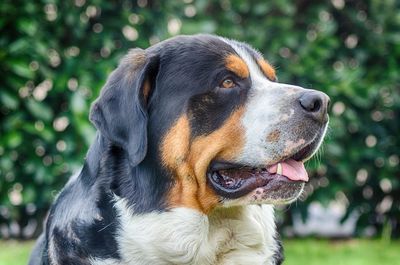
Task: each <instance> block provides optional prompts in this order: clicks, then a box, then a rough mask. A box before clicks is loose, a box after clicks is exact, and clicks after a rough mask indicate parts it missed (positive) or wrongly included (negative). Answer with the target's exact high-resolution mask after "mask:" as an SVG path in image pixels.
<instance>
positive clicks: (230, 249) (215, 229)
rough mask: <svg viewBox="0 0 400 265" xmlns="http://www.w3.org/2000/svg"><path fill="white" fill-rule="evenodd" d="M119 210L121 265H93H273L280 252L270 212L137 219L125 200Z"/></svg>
mask: <svg viewBox="0 0 400 265" xmlns="http://www.w3.org/2000/svg"><path fill="white" fill-rule="evenodd" d="M116 207H117V209H118V212H119V215H120V222H121V229H120V230H119V232H118V235H117V241H118V244H119V248H120V253H121V256H122V257H121V258H122V261H116V260H93V264H96V265H100V264H119V265H122V264H123V265H137V264H140V265H147V264H149V265H164V264H193V265H197V264H199V265H211V264H212V265H214V264H215V265H217V264H218V265H225V264H230V265H234V264H236V265H239V264H240V265H242V264H243V265H244V264H254V265H256V264H266V265H273V261H272V256H273V254H274V251H275V249H276V247H277V246H276V243H275V240H274V236H275V222H274V217H273V207H272V206H269V205H263V206H258V205H250V206H245V207H233V208H229V209H228V208H227V209H220V210H216V211H214V212H213V213H212V214H211V215H209V216H207V215H204V214H202V213H199V212H197V211H195V210H192V209H187V208H175V209H172V210H170V211H168V212H163V213H149V214H146V215H136V216H135V215H133V214H132V212H131V211H130V210H129V209H128V208H127V207H126V203H125V202H124V200H118V201H117V203H116Z"/></svg>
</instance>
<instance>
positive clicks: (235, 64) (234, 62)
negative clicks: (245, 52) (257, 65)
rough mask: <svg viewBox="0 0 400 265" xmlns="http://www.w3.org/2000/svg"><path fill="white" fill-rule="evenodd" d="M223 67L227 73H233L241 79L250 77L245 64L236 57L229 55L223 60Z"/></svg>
mask: <svg viewBox="0 0 400 265" xmlns="http://www.w3.org/2000/svg"><path fill="white" fill-rule="evenodd" d="M225 67H226V69H228V70H229V71H232V72H234V73H235V74H236V75H238V76H239V77H241V78H247V77H249V75H250V72H249V68H248V67H247V64H246V63H245V62H244V61H243V59H242V58H240V57H239V56H237V55H234V54H230V55H228V56H227V57H226V59H225Z"/></svg>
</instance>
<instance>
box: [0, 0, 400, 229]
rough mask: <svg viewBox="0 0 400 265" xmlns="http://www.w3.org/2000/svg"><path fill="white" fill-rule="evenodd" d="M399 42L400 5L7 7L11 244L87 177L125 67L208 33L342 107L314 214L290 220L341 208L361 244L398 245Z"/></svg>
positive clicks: (55, 0)
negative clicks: (147, 51)
mask: <svg viewBox="0 0 400 265" xmlns="http://www.w3.org/2000/svg"><path fill="white" fill-rule="evenodd" d="M399 29H400V2H398V1H395V0H368V1H361V0H352V1H344V0H332V1H311V0H301V1H290V0H280V1H263V0H259V1H238V0H220V1H216V0H214V1H205V0H197V1H191V0H183V1H161V0H160V1H151V0H138V1H127V0H125V1H117V0H113V1H105V0H104V1H101V0H93V1H87V0H74V1H72V0H71V1H61V0H38V1H15V0H14V1H11V0H4V1H2V2H1V3H0V73H1V79H0V88H1V90H0V121H1V127H0V135H1V137H0V156H1V157H0V176H1V177H0V231H1V236H2V237H9V236H11V237H30V236H32V234H34V233H37V230H38V229H37V228H39V230H40V227H41V220H42V218H43V217H44V216H45V214H46V210H47V209H48V207H49V205H50V203H51V202H52V200H53V199H54V197H55V195H56V194H57V192H58V191H59V190H60V188H61V187H62V186H63V184H64V183H65V182H66V181H67V179H68V177H69V176H70V175H71V173H72V172H74V171H76V170H77V169H79V167H80V165H81V164H82V160H83V158H84V155H85V152H86V150H87V148H88V145H89V144H90V142H91V140H92V138H93V135H94V128H93V127H92V125H91V124H90V123H89V121H88V109H89V105H90V103H91V102H92V101H93V100H94V98H95V97H96V96H97V95H98V93H99V90H100V88H101V86H102V85H103V84H104V82H105V80H106V78H107V75H108V74H109V73H110V72H111V71H112V69H113V68H114V67H115V66H116V64H117V62H118V60H119V58H121V56H122V55H123V54H125V53H126V52H127V50H128V49H129V48H132V47H142V48H146V47H148V46H149V45H151V44H154V43H156V42H158V41H160V40H163V39H166V38H168V37H170V36H173V35H176V34H194V33H200V32H203V33H215V34H219V35H222V36H225V37H228V38H234V39H238V40H241V41H246V42H248V43H249V44H251V45H252V46H254V47H256V48H258V49H259V50H260V51H261V52H262V53H263V54H264V55H265V57H266V58H267V59H268V60H269V61H270V62H271V63H272V64H274V65H275V66H276V68H277V72H278V76H279V79H280V81H281V82H285V83H293V84H298V85H300V86H304V87H309V88H315V89H319V90H322V91H325V92H326V93H327V94H329V95H330V97H331V99H332V111H331V121H330V130H329V132H328V136H327V140H326V142H325V144H324V146H323V149H324V151H323V152H322V155H320V158H319V159H317V160H316V161H314V162H310V163H309V164H308V168H309V169H310V171H311V175H312V178H311V179H312V181H311V183H310V184H309V185H308V186H307V195H306V196H304V200H305V201H306V203H298V204H297V206H293V207H291V211H301V212H305V209H306V206H307V203H309V202H311V201H314V200H318V201H320V202H323V203H325V204H328V203H329V202H330V201H331V200H336V201H339V202H341V203H343V204H345V205H348V211H349V212H350V211H352V210H353V209H356V210H358V211H360V212H361V213H362V215H361V218H360V220H359V230H358V233H359V234H363V233H364V232H365V231H366V230H365V228H366V227H368V229H369V230H368V231H371V229H372V231H377V233H378V234H379V233H381V232H382V231H385V233H386V234H389V236H390V234H394V235H395V234H397V235H399V233H400V232H399V230H400V228H399V226H400V224H399V223H398V222H399V220H400V170H399V153H400V152H399V148H400V143H399V128H400V126H399V122H400V119H399V117H400V95H399V94H400V92H399V91H400V87H399V86H400V71H399V69H400V65H399V64H400V31H399ZM287 215H290V212H287ZM287 220H289V219H287ZM35 231H36V232H35Z"/></svg>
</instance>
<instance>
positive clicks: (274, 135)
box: [267, 130, 281, 143]
mask: <svg viewBox="0 0 400 265" xmlns="http://www.w3.org/2000/svg"><path fill="white" fill-rule="evenodd" d="M280 135H281V132H280V131H278V130H273V131H272V132H270V133H269V134H268V136H267V141H268V142H271V143H275V142H278V140H279V137H280Z"/></svg>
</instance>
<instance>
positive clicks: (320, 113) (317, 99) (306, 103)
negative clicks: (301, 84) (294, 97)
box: [299, 90, 330, 123]
mask: <svg viewBox="0 0 400 265" xmlns="http://www.w3.org/2000/svg"><path fill="white" fill-rule="evenodd" d="M299 102H300V106H301V107H302V108H303V110H304V111H305V112H306V114H307V115H309V116H310V117H311V118H313V119H314V120H316V121H318V122H321V123H325V122H327V121H328V106H329V102H330V99H329V97H328V95H326V94H325V93H322V92H319V91H315V90H310V91H307V92H305V93H304V94H303V95H301V97H300V98H299Z"/></svg>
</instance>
